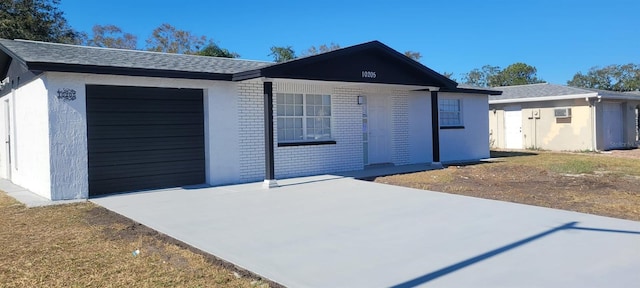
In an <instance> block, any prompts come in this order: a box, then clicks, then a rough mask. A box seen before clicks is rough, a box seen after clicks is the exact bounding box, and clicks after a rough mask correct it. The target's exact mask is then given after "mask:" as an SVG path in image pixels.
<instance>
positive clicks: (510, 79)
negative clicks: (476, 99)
mask: <svg viewBox="0 0 640 288" xmlns="http://www.w3.org/2000/svg"><path fill="white" fill-rule="evenodd" d="M536 72H537V69H536V67H533V66H530V65H527V64H525V63H520V62H518V63H513V64H511V65H509V66H507V68H504V70H502V71H500V72H498V74H496V75H495V76H493V77H490V78H489V86H492V87H496V86H512V85H525V84H535V83H542V82H544V81H543V80H541V79H538V77H537V76H536Z"/></svg>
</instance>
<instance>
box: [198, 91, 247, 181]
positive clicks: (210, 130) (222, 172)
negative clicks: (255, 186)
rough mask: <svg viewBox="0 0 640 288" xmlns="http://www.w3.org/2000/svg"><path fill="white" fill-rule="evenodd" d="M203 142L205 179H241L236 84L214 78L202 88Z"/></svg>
mask: <svg viewBox="0 0 640 288" xmlns="http://www.w3.org/2000/svg"><path fill="white" fill-rule="evenodd" d="M205 95H206V97H205V98H204V105H205V111H204V117H205V122H206V125H205V146H206V151H205V152H206V157H207V160H206V163H207V183H209V184H210V185H222V184H231V183H238V182H240V165H239V163H240V152H239V151H240V148H239V146H240V145H239V144H240V140H239V138H238V131H239V127H238V121H237V119H238V85H237V84H236V83H231V82H216V83H215V85H213V86H210V87H209V88H208V89H207V90H206V91H205Z"/></svg>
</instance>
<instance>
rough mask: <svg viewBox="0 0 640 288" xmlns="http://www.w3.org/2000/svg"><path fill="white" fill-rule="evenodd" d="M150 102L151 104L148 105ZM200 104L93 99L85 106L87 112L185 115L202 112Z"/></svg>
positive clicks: (191, 102) (192, 102)
mask: <svg viewBox="0 0 640 288" xmlns="http://www.w3.org/2000/svg"><path fill="white" fill-rule="evenodd" d="M150 102H151V103H150ZM202 109H203V107H202V102H196V101H167V100H154V99H149V100H145V99H140V100H139V99H135V100H120V101H118V100H116V99H93V100H92V101H91V102H90V104H88V105H87V111H95V112H101V111H102V112H167V113H186V112H195V113H197V112H199V111H200V110H202Z"/></svg>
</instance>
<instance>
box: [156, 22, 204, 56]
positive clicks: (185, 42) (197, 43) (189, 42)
mask: <svg viewBox="0 0 640 288" xmlns="http://www.w3.org/2000/svg"><path fill="white" fill-rule="evenodd" d="M146 42H147V50H149V51H155V52H165V53H178V54H194V53H196V52H198V51H200V49H202V48H204V47H205V46H206V45H207V37H205V36H197V35H193V34H191V32H189V31H185V30H180V29H177V28H176V27H174V26H172V25H170V24H168V23H163V24H161V25H160V26H159V27H158V28H156V29H154V30H153V32H151V36H149V38H147V41H146Z"/></svg>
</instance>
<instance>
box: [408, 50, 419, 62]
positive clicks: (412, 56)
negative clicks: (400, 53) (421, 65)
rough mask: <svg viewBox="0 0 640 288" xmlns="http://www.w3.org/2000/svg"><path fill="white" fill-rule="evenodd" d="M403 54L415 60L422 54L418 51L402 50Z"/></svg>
mask: <svg viewBox="0 0 640 288" xmlns="http://www.w3.org/2000/svg"><path fill="white" fill-rule="evenodd" d="M404 55H405V56H407V57H409V58H411V59H413V60H416V61H420V58H422V55H421V54H420V52H415V51H411V50H408V51H404Z"/></svg>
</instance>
